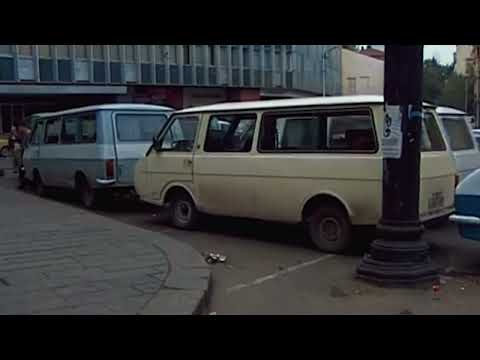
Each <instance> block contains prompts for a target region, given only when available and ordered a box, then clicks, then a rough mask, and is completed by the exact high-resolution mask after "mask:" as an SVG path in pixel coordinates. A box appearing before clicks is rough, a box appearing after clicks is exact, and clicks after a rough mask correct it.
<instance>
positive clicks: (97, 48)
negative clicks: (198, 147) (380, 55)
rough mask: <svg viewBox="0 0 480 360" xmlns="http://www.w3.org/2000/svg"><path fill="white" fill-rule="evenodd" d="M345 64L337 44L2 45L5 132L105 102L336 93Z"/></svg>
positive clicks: (184, 103)
mask: <svg viewBox="0 0 480 360" xmlns="http://www.w3.org/2000/svg"><path fill="white" fill-rule="evenodd" d="M325 54H327V55H326V56H324V55H325ZM340 58H341V52H340V46H334V45H0V122H1V124H2V126H0V132H2V131H3V132H7V131H9V129H10V126H11V125H12V124H13V123H15V122H18V121H21V119H23V118H24V117H25V116H28V115H29V114H32V113H36V112H48V111H57V110H61V109H66V108H71V107H78V106H84V105H92V104H99V103H107V102H108V103H111V102H142V103H153V104H163V105H168V106H171V107H174V108H184V107H189V106H196V105H203V104H209V103H215V102H222V101H243V100H256V99H260V98H263V97H265V98H275V97H279V98H281V97H294V96H306V95H307V96H311V95H321V94H322V89H323V80H324V79H325V93H326V95H338V94H340V93H341V80H340V74H341V71H340V66H341V61H340ZM322 61H325V64H322Z"/></svg>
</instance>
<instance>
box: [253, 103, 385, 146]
mask: <svg viewBox="0 0 480 360" xmlns="http://www.w3.org/2000/svg"><path fill="white" fill-rule="evenodd" d="M376 149H377V143H376V136H375V129H374V125H373V119H372V116H371V114H370V112H369V111H368V110H352V111H328V112H327V111H325V112H321V111H310V112H298V113H290V114H265V115H264V116H263V119H262V129H261V136H260V150H263V151H289V152H295V151H298V152H374V151H376Z"/></svg>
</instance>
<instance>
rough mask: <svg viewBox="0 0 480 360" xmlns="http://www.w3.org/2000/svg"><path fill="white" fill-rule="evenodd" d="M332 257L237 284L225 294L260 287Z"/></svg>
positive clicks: (331, 255) (323, 257) (311, 261)
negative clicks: (266, 282)
mask: <svg viewBox="0 0 480 360" xmlns="http://www.w3.org/2000/svg"><path fill="white" fill-rule="evenodd" d="M334 256H335V255H334V254H329V255H324V256H321V257H319V258H317V259H314V260H310V261H307V262H304V263H301V264H298V265H294V266H290V267H288V268H286V269H284V270H280V271H277V272H276V273H273V274H270V275H266V276H263V277H261V278H258V279H256V280H254V281H252V282H250V283H247V284H238V285H235V286H232V287H230V288H228V289H227V293H228V294H230V293H232V292H235V291H238V290H241V289H245V288H248V287H251V286H255V285H260V284H262V283H264V282H265V281H268V280H273V279H276V278H277V277H279V276H282V275H285V274H288V273H291V272H293V271H297V270H299V269H302V268H304V267H307V266H311V265H314V264H316V263H319V262H321V261H324V260H328V259H331V258H332V257H334Z"/></svg>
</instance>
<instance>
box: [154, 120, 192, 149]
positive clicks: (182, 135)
mask: <svg viewBox="0 0 480 360" xmlns="http://www.w3.org/2000/svg"><path fill="white" fill-rule="evenodd" d="M197 128H198V118H197V117H196V116H185V117H177V118H176V119H174V120H173V122H172V123H170V126H169V128H168V130H167V131H166V133H165V136H164V137H163V140H162V146H161V150H169V151H179V152H192V151H193V145H194V144H195V137H196V134H197Z"/></svg>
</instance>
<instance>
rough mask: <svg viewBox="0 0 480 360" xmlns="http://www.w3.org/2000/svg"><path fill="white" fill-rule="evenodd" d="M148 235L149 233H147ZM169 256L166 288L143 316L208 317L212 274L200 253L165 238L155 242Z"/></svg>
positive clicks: (151, 301) (153, 300) (155, 298)
mask: <svg viewBox="0 0 480 360" xmlns="http://www.w3.org/2000/svg"><path fill="white" fill-rule="evenodd" d="M145 231H148V230H145ZM154 242H155V243H156V244H157V246H158V248H160V249H162V251H164V252H165V254H166V257H167V258H168V260H169V263H170V272H169V275H168V276H167V278H166V280H165V282H164V286H163V287H162V289H161V290H159V291H158V292H157V294H156V295H155V297H154V298H152V299H151V300H150V302H149V303H148V304H147V306H146V307H145V308H144V309H142V311H141V312H140V314H141V315H203V314H206V313H208V307H209V303H210V297H211V292H212V273H211V267H210V265H208V264H207V263H206V262H205V260H204V259H203V257H202V256H201V255H200V253H199V252H198V251H196V250H195V249H193V248H192V247H191V246H189V245H187V244H185V243H182V242H180V241H179V240H175V239H174V238H171V237H169V236H166V235H162V240H155V241H154Z"/></svg>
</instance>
